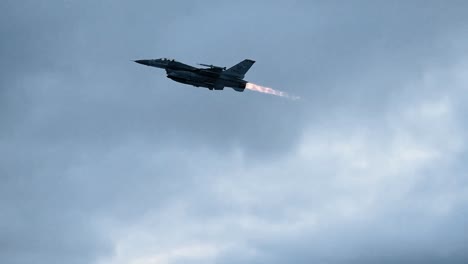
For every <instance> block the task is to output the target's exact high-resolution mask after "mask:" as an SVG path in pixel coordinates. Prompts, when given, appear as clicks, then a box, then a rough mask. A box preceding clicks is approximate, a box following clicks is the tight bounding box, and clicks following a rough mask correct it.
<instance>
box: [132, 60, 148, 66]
mask: <svg viewBox="0 0 468 264" xmlns="http://www.w3.org/2000/svg"><path fill="white" fill-rule="evenodd" d="M135 62H136V63H139V64H143V65H147V66H148V65H149V61H148V60H136V61H135Z"/></svg>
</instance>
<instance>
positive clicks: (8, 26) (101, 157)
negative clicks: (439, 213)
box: [0, 1, 466, 263]
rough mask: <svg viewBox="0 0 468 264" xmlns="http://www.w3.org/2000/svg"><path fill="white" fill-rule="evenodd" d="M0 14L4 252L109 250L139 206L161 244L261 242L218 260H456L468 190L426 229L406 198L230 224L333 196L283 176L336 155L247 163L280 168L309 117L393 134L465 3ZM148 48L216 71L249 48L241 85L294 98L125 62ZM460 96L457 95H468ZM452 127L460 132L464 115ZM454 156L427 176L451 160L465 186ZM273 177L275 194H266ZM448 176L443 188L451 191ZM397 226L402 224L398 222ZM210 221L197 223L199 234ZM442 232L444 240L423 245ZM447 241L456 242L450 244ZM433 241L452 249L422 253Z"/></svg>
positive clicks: (38, 9) (103, 5)
mask: <svg viewBox="0 0 468 264" xmlns="http://www.w3.org/2000/svg"><path fill="white" fill-rule="evenodd" d="M0 9H1V11H0V12H1V13H2V16H0V22H1V23H0V32H1V34H2V41H1V42H0V57H1V60H0V77H1V78H0V84H1V87H0V89H1V90H0V96H1V98H0V103H1V105H0V122H1V125H2V130H1V131H0V158H1V159H0V177H1V178H0V180H1V182H0V183H1V184H0V191H1V192H0V198H1V199H0V201H1V202H0V206H1V207H0V209H1V212H0V216H1V217H0V219H1V220H0V227H1V228H0V259H1V262H2V263H3V262H5V263H30V262H35V263H63V262H68V263H70V262H71V263H94V262H96V260H98V259H101V258H102V257H106V256H108V257H110V258H111V259H112V257H114V255H116V254H117V253H116V248H117V246H116V244H117V243H118V242H116V241H117V240H119V241H120V237H117V238H115V237H114V234H113V231H114V230H115V229H119V228H122V229H123V230H126V229H127V228H128V226H133V225H137V224H135V223H139V222H140V221H141V222H144V220H141V219H146V217H148V218H149V219H150V220H148V221H149V222H152V221H153V220H152V219H153V218H152V217H151V215H153V217H154V218H155V219H158V220H157V221H161V223H166V224H167V226H169V227H166V226H165V227H164V228H163V227H160V228H153V227H152V226H151V224H148V223H143V224H142V225H141V227H139V226H138V225H137V226H138V227H137V229H138V228H141V230H143V231H142V232H143V233H148V234H154V235H155V236H156V237H163V238H165V239H167V243H168V244H170V243H175V244H178V243H182V244H183V243H185V242H186V241H185V240H186V238H185V237H184V235H181V236H180V237H181V238H180V237H178V236H175V238H174V237H173V236H172V233H176V234H178V231H177V230H179V229H180V230H185V228H188V231H191V232H187V234H193V233H195V234H199V235H200V237H205V238H207V239H208V240H210V239H218V238H219V239H220V240H221V242H222V241H225V240H226V238H227V240H229V238H230V237H233V238H235V240H236V241H241V244H243V243H244V244H245V246H246V247H247V248H248V249H252V248H253V249H257V250H258V251H260V252H261V253H262V255H261V256H260V257H259V256H257V255H254V257H249V256H250V255H249V253H248V252H250V251H249V250H246V249H245V248H242V247H240V248H239V249H238V250H232V251H229V250H228V251H227V253H226V255H221V256H219V258H218V260H219V262H222V263H234V262H240V261H243V262H270V263H271V262H278V263H279V262H284V261H288V262H291V260H293V261H295V262H299V263H310V262H311V261H322V262H324V263H339V262H347V263H349V262H356V263H357V262H359V263H362V262H364V263H365V262H384V263H385V262H386V261H387V262H399V263H401V262H418V261H423V260H424V261H425V262H426V261H427V262H429V261H428V260H433V261H435V262H453V263H455V262H457V261H458V262H461V261H462V260H465V259H466V255H464V254H463V249H466V246H464V245H466V239H465V238H464V236H463V235H462V233H463V232H460V233H458V232H456V231H454V229H457V228H465V227H466V225H465V224H464V222H463V221H462V220H461V219H464V218H465V216H466V205H465V203H464V202H463V200H461V201H460V202H459V204H457V206H455V208H456V209H457V210H454V211H453V212H451V213H450V214H448V215H447V216H445V218H443V219H442V220H440V221H439V222H438V223H436V224H433V221H435V220H434V219H433V218H432V216H431V215H430V216H429V217H430V219H427V218H425V217H424V214H423V212H422V213H421V214H419V215H416V216H414V217H413V216H412V215H411V214H409V213H408V212H406V211H405V210H403V209H402V208H404V203H397V204H396V205H393V206H392V205H391V203H390V201H387V200H385V201H384V202H386V203H385V205H384V209H383V210H382V215H380V216H378V217H375V220H374V221H372V223H371V224H368V223H362V222H358V223H355V224H350V223H344V226H343V227H342V228H336V227H339V226H340V224H343V223H342V222H340V221H339V220H338V219H336V218H339V217H333V216H326V217H325V219H326V220H330V221H331V222H333V221H335V223H336V224H335V225H331V227H333V228H332V229H324V230H322V231H321V232H318V233H314V232H308V231H307V230H304V231H303V232H301V233H302V234H301V235H297V234H296V233H295V232H292V233H291V234H288V233H287V231H284V232H285V233H281V234H280V235H278V236H275V235H274V234H272V235H269V236H265V237H262V234H263V233H262V232H263V231H258V232H259V233H256V232H257V231H255V230H254V231H252V230H250V231H249V232H251V233H249V232H245V230H244V229H243V227H239V226H238V225H237V223H235V219H237V218H238V217H239V218H241V219H243V218H242V217H244V216H245V217H247V220H246V221H247V222H249V219H250V218H249V217H250V216H251V217H259V218H261V219H266V220H265V221H266V222H267V223H268V221H271V222H273V223H276V222H281V223H283V224H284V223H288V221H290V220H291V216H290V215H289V213H290V211H289V210H293V211H294V210H298V211H301V210H304V211H307V210H308V209H311V208H308V206H310V204H311V198H313V199H312V200H313V202H314V203H313V205H314V206H313V207H312V209H313V210H314V211H315V210H318V209H317V208H319V207H315V206H318V204H322V203H325V202H326V201H329V200H332V201H333V200H334V199H335V195H334V194H335V193H334V192H333V191H336V190H335V189H334V188H337V189H340V188H345V187H343V186H341V185H340V186H338V187H336V186H334V185H333V182H331V180H330V181H328V180H322V179H320V180H313V181H312V182H303V184H300V181H297V182H296V183H295V184H293V185H289V184H291V183H290V182H289V180H291V179H295V178H294V177H297V179H300V180H302V178H301V177H299V176H295V175H303V174H304V172H301V171H300V169H298V168H301V166H304V170H305V171H306V172H305V174H307V171H308V170H311V171H312V172H310V173H311V174H314V175H315V174H316V175H325V176H326V177H328V178H330V179H336V178H335V177H332V176H334V175H335V174H339V172H338V171H335V170H334V167H336V166H337V165H336V164H335V162H334V161H329V160H325V161H324V162H323V164H318V163H316V162H312V163H311V164H313V165H314V167H317V170H315V169H312V168H310V167H307V166H305V165H304V164H299V165H300V166H296V165H294V166H291V168H288V169H287V170H286V171H280V172H278V173H277V174H276V175H275V174H274V171H273V172H268V169H266V172H265V171H263V170H259V171H256V170H255V168H257V167H262V166H266V167H267V168H268V167H271V168H276V167H275V166H277V162H282V161H283V158H284V157H288V156H289V155H290V154H291V153H292V152H294V151H295V150H296V149H297V148H300V147H301V146H302V145H304V144H305V143H304V142H303V141H301V140H302V138H303V137H304V134H310V133H311V132H310V130H312V131H317V130H325V131H326V132H327V131H328V132H330V133H332V132H333V133H336V131H339V132H341V133H342V134H343V135H348V134H347V133H349V132H350V130H353V129H356V126H358V127H359V124H363V126H365V127H368V128H371V129H374V131H377V132H378V133H376V134H373V135H377V136H376V137H377V139H376V141H379V140H382V141H384V142H385V140H389V138H391V136H388V133H389V132H388V131H386V129H388V128H389V127H388V126H389V125H388V123H386V120H387V119H386V118H387V117H388V115H390V114H394V113H393V109H398V108H399V106H402V105H403V106H408V105H410V104H411V103H414V104H415V105H418V103H419V101H418V100H417V98H418V97H419V96H421V95H418V93H421V89H418V88H417V89H416V91H414V92H413V91H408V90H407V89H405V88H402V87H404V85H406V84H407V83H408V82H411V81H413V80H414V79H417V80H419V77H420V76H421V75H422V74H423V73H424V72H425V71H426V67H427V65H438V66H441V67H442V66H444V65H450V64H451V63H452V62H453V61H454V59H455V58H456V57H458V55H459V54H458V53H457V52H454V51H453V50H452V49H450V48H448V46H447V43H448V42H449V41H448V40H450V39H451V38H452V37H457V36H458V33H459V32H460V31H461V30H462V29H463V26H464V24H466V19H465V13H466V12H465V10H466V4H464V2H462V1H460V2H455V1H452V2H451V3H450V4H442V3H441V2H437V1H435V2H427V1H413V2H411V3H406V2H405V3H403V2H402V3H389V2H388V1H380V2H377V1H358V2H353V3H342V2H338V1H337V2H332V1H317V2H308V1H303V2H301V1H296V2H291V1H287V2H286V1H285V2H271V1H263V2H262V1H259V2H248V1H245V2H232V3H231V2H224V3H220V2H215V1H206V2H203V3H198V4H197V3H195V2H187V1H176V2H170V3H169V2H168V3H165V2H164V3H163V2H160V1H134V2H132V3H129V2H124V1H47V2H38V1H2V3H1V4H0ZM460 41H465V40H463V39H461V40H460ZM158 57H173V58H175V59H178V60H181V61H184V62H188V63H191V64H193V63H197V62H201V63H212V64H216V65H225V66H230V65H233V64H235V63H237V62H238V61H240V60H242V59H244V58H251V59H254V60H256V61H257V62H256V64H255V65H254V66H253V67H252V69H251V70H250V71H249V73H248V74H247V77H246V79H247V80H249V81H252V82H254V83H257V84H260V85H265V86H271V87H273V88H275V89H279V90H283V91H287V92H290V93H292V94H297V95H300V96H301V97H302V98H303V100H300V101H288V100H283V99H282V98H276V97H273V96H269V95H264V94H256V93H253V92H249V91H247V92H245V93H236V92H233V91H230V90H226V91H223V92H211V91H208V90H203V89H195V88H193V87H189V86H184V85H179V84H177V83H174V82H171V81H170V80H168V79H166V78H165V77H164V73H163V72H161V71H159V70H157V69H151V68H148V67H142V66H141V65H137V64H135V63H133V62H132V60H134V59H141V58H158ZM465 59H466V57H465ZM415 76H417V77H416V78H415ZM449 90H450V89H449ZM438 91H439V89H422V92H424V94H423V95H424V96H422V97H423V98H424V99H427V96H428V94H427V93H428V92H429V93H430V94H429V95H432V97H431V98H437V96H439V95H440V93H439V92H438ZM450 91H452V90H450ZM459 92H460V90H457V91H455V92H453V93H452V94H450V96H451V98H456V97H457V95H458V93H459ZM412 100H414V101H412ZM458 100H459V106H458V107H461V105H463V102H465V100H464V99H463V97H458ZM456 109H461V108H456ZM324 120H325V121H324ZM382 120H383V121H382ZM400 121H401V120H400V119H397V122H400ZM410 121H411V122H415V121H414V119H411V120H410ZM460 121H463V119H461V117H460V116H458V115H457V116H456V122H460ZM356 124H358V125H356ZM450 124H451V123H450ZM418 125H419V127H418V129H421V130H422V131H424V129H427V128H428V127H429V128H433V130H436V131H437V129H435V128H437V127H432V126H430V125H428V124H427V123H422V124H420V123H418ZM311 127H312V128H311ZM454 127H456V128H457V129H461V130H462V131H466V129H465V128H464V123H462V125H461V127H462V128H459V127H457V126H455V125H454ZM408 129H410V128H408ZM411 129H412V128H411ZM411 131H412V130H411ZM441 133H447V134H448V136H451V134H450V131H448V132H447V131H445V130H442V132H441ZM325 134H326V133H325ZM319 138H321V137H319ZM345 138H346V137H345ZM440 138H441V137H440V136H439V135H436V139H437V140H440V141H442V140H441V139H440ZM430 139H431V138H429V140H427V141H424V142H423V143H425V144H426V143H427V142H431V140H430ZM324 140H327V137H325V138H324ZM316 143H319V142H316ZM383 145H384V146H386V145H385V144H383ZM381 146H382V145H381V144H379V143H376V144H375V145H372V146H371V147H373V148H379V147H381ZM236 151H240V154H239V153H238V152H236ZM323 152H324V153H323V154H324V155H326V154H327V153H328V150H327V149H324V150H323ZM243 154H245V155H246V156H243ZM239 156H240V157H246V159H245V160H244V159H243V158H239ZM455 160H456V161H457V162H456V163H457V164H458V165H454V166H455V167H456V169H453V168H452V167H449V168H446V169H444V168H442V169H440V171H439V172H438V173H436V174H437V175H438V176H434V178H435V179H439V178H440V177H441V175H444V174H445V173H446V172H449V173H450V175H455V176H452V177H451V178H450V179H452V181H454V182H459V181H460V180H461V179H462V176H463V175H461V173H460V172H462V171H464V169H465V166H464V164H463V162H461V160H463V159H462V158H460V157H458V156H457V158H455ZM338 167H339V166H338ZM239 168H245V169H246V171H242V169H239ZM251 168H254V169H253V172H251V171H249V170H250V169H251ZM330 168H331V169H330ZM237 169H239V170H240V171H237ZM452 169H453V170H452ZM382 170H385V168H383V169H382ZM244 173H246V174H244ZM270 174H271V175H270ZM231 177H232V178H231ZM304 177H305V176H304ZM236 178H239V179H240V180H239V181H240V183H237V181H236V180H233V179H236ZM338 179H340V178H338ZM430 179H432V178H429V180H427V181H429V182H424V181H422V183H420V184H421V186H424V187H428V190H429V191H427V192H421V193H419V192H415V193H410V194H409V196H408V197H406V198H407V199H408V200H411V199H416V198H420V199H422V201H431V200H430V198H427V199H426V198H425V197H431V196H432V194H437V193H438V192H440V191H441V190H440V189H438V188H437V186H435V185H433V184H431V182H432V180H430ZM218 181H220V183H219V186H218ZM224 181H226V182H228V183H229V182H231V184H228V185H226V186H225V185H223V184H222V183H223V182H224ZM288 183H289V184H288ZM316 183H317V184H323V185H317V186H318V187H313V190H314V191H315V192H316V193H315V194H314V195H310V194H309V191H310V190H308V189H307V188H311V187H309V185H308V184H316ZM269 184H270V185H269ZM263 185H265V189H263V188H261V186H263ZM302 185H303V186H302ZM461 185H462V186H466V182H462V184H461ZM255 186H260V187H255ZM278 186H282V187H284V190H283V189H282V188H280V189H276V188H278ZM288 186H289V187H288ZM353 186H354V185H353ZM417 186H420V185H419V183H418V184H416V186H415V187H414V188H416V189H417ZM268 187H271V188H273V189H276V190H277V192H276V193H274V194H273V195H271V194H270V193H269V191H268ZM320 187H322V188H324V191H321V190H320ZM357 187H359V188H361V186H357ZM445 187H446V188H447V189H446V190H445V191H444V192H443V193H446V192H447V193H449V192H450V191H454V192H455V193H458V192H459V191H460V189H459V188H458V187H457V186H452V185H450V186H445ZM217 188H221V190H223V191H222V192H221V193H218V192H216V191H214V190H217ZM256 188H257V189H256ZM288 188H289V189H288ZM359 188H357V189H358V190H359ZM291 189H292V190H294V191H291ZM363 189H365V188H364V187H363ZM287 190H288V191H287ZM330 190H331V191H330ZM244 191H245V192H244ZM327 191H328V192H327ZM350 191H352V192H354V191H355V190H354V189H352V188H351V189H350ZM231 192H232V195H230V193H231ZM398 194H399V193H397V194H395V195H398ZM243 195H245V197H244V196H243ZM255 195H258V197H256V196H255ZM233 197H234V198H233ZM282 197H283V198H284V199H280V198H282ZM421 197H423V198H421ZM263 198H265V199H263ZM236 199H239V200H236ZM244 199H245V200H244ZM175 201H176V202H175ZM260 201H261V202H260ZM177 202H181V203H183V204H184V203H187V204H188V206H187V208H186V210H187V213H186V215H184V214H182V215H181V217H180V218H177V216H179V215H178V213H177V212H176V213H174V212H173V211H171V210H170V209H167V208H172V207H176V206H175V205H174V206H173V203H176V204H177ZM291 204H294V206H292V205H291ZM316 204H317V205H316ZM281 208H283V209H281ZM410 208H412V207H410ZM166 210H169V211H168V212H167V211H166ZM319 211H320V210H319ZM454 212H457V213H454ZM166 213H167V214H166ZM148 215H150V216H148ZM371 218H372V217H371ZM159 219H162V220H159ZM387 219H388V221H387ZM154 221H156V220H154ZM157 221H156V222H157ZM164 221H167V222H164ZM231 221H234V223H232V222H231ZM398 221H401V224H402V225H404V224H409V225H410V226H411V228H412V230H410V232H408V234H404V232H402V231H401V230H398V229H399V228H398V226H395V222H397V223H398ZM103 223H114V224H115V226H112V224H109V225H111V226H106V225H105V226H102V225H103ZM205 223H209V225H208V226H204V224H205ZM230 224H233V225H232V226H230ZM425 224H427V225H429V226H430V228H429V229H428V230H426V229H424V228H423V227H424V226H426V225H425ZM147 225H149V227H148V226H147ZM419 225H420V226H422V227H421V229H418V228H417V227H418V226H419ZM200 226H201V227H200ZM280 226H282V225H280ZM447 226H453V228H451V229H450V230H445V229H446V227H447ZM230 227H231V228H232V230H230ZM283 227H284V228H286V227H287V224H286V225H284V226H283ZM205 228H206V233H207V234H203V232H204V231H200V230H205ZM211 228H213V230H217V231H212V229H211ZM258 229H261V228H260V226H259V228H258ZM305 229H307V228H305ZM154 230H156V231H157V232H154V233H152V232H151V231H154ZM219 230H226V231H219ZM267 230H268V229H267ZM392 231H394V233H392ZM217 232H219V233H220V234H221V235H218V233H217ZM116 233H119V232H116ZM285 237H289V238H287V239H285ZM317 237H318V238H317ZM357 237H358V238H357ZM437 238H443V239H444V241H445V242H446V246H444V245H442V244H440V243H429V242H427V241H433V240H435V239H437ZM116 239H117V240H116ZM177 239H180V240H177ZM375 241H379V242H377V243H375ZM124 242H125V241H124ZM136 242H138V241H136ZM221 242H220V244H222V243H221ZM405 243H407V244H405ZM148 244H151V243H148ZM136 245H137V246H138V247H141V248H145V247H147V246H148V245H147V244H145V243H143V242H141V241H140V242H139V244H136ZM455 245H456V246H459V249H453V250H448V249H447V248H448V247H450V246H455ZM309 246H311V247H313V248H312V249H311V248H310V247H309ZM148 247H149V246H148ZM438 248H442V249H447V250H446V251H445V252H447V253H446V254H445V255H443V254H442V255H441V254H438V253H437V254H436V253H434V255H432V253H431V252H434V249H438ZM367 249H372V252H373V253H372V254H371V253H369V254H367V253H366V252H367ZM131 251H132V250H131V249H129V250H128V252H131ZM202 251H203V250H202ZM208 251H209V250H208ZM148 252H150V253H154V252H152V249H151V248H150V250H149V251H148ZM174 254H175V253H174ZM178 254H180V253H178ZM232 254H233V255H234V256H233V255H232ZM123 255H124V256H125V254H123ZM175 255H177V254H175ZM117 259H118V257H117ZM129 259H131V256H130V257H129ZM119 260H120V259H119ZM125 260H128V259H125V258H123V261H125Z"/></svg>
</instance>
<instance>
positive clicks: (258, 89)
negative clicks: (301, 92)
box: [245, 83, 299, 100]
mask: <svg viewBox="0 0 468 264" xmlns="http://www.w3.org/2000/svg"><path fill="white" fill-rule="evenodd" d="M245 89H249V90H252V91H256V92H260V93H266V94H272V95H276V96H281V97H286V98H289V99H293V100H297V99H299V96H292V95H289V94H287V93H285V92H282V91H277V90H275V89H272V88H270V87H264V86H261V85H257V84H254V83H247V84H246V85H245Z"/></svg>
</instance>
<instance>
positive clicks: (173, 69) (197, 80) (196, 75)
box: [135, 58, 255, 92]
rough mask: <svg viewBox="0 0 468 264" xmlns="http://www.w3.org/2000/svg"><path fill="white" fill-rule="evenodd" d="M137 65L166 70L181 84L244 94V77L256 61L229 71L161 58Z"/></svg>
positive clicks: (169, 76)
mask: <svg viewBox="0 0 468 264" xmlns="http://www.w3.org/2000/svg"><path fill="white" fill-rule="evenodd" d="M135 62H136V63H139V64H143V65H146V66H151V67H156V68H161V69H165V70H166V74H167V78H169V79H171V80H174V81H176V82H179V83H184V84H188V85H192V86H195V87H204V88H208V89H210V90H223V89H224V87H230V88H233V89H234V90H235V91H238V92H243V91H244V90H245V86H246V84H247V81H245V80H244V76H245V74H246V73H247V71H248V70H249V69H250V67H252V65H253V64H254V63H255V61H253V60H250V59H245V60H243V61H241V62H239V63H238V64H236V65H234V66H232V67H230V68H229V69H227V68H226V67H220V66H214V65H208V64H198V65H200V66H204V67H205V68H198V67H193V66H190V65H187V64H184V63H182V62H179V61H176V60H174V59H168V58H161V59H151V60H136V61H135Z"/></svg>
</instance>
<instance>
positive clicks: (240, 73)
mask: <svg viewBox="0 0 468 264" xmlns="http://www.w3.org/2000/svg"><path fill="white" fill-rule="evenodd" d="M254 63H255V61H253V60H249V59H245V60H243V61H241V62H239V63H237V64H236V65H234V66H232V67H231V68H229V69H227V70H226V71H225V73H227V74H230V75H234V76H236V77H239V78H241V79H243V78H244V76H245V74H246V73H247V72H248V71H249V69H250V67H252V65H253V64H254Z"/></svg>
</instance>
